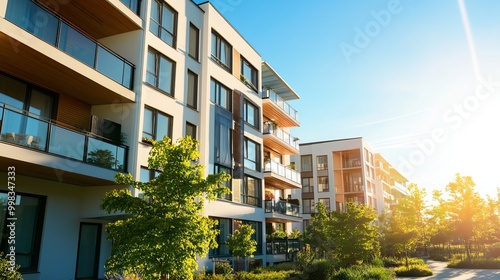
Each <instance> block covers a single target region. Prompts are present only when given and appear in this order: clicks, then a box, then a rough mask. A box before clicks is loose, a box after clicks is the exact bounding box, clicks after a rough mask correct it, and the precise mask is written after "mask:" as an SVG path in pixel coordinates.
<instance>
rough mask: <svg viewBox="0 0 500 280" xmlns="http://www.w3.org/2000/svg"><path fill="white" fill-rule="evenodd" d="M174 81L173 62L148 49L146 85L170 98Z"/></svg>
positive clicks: (172, 93) (172, 94)
mask: <svg viewBox="0 0 500 280" xmlns="http://www.w3.org/2000/svg"><path fill="white" fill-rule="evenodd" d="M174 79H175V62H174V61H172V60H170V59H169V58H167V57H166V56H164V55H162V54H160V53H159V52H157V51H155V50H153V49H150V50H149V51H148V65H147V72H146V83H148V84H150V85H152V86H154V87H156V88H158V89H160V90H161V91H163V92H164V93H166V94H168V95H170V96H174Z"/></svg>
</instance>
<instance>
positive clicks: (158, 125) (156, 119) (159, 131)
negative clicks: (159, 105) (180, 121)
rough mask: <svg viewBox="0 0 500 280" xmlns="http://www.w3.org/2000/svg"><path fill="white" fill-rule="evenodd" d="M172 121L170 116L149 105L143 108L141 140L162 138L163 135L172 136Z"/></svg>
mask: <svg viewBox="0 0 500 280" xmlns="http://www.w3.org/2000/svg"><path fill="white" fill-rule="evenodd" d="M172 122H173V118H172V116H169V115H167V114H164V113H162V112H160V111H158V110H155V109H153V108H150V107H146V108H144V120H143V125H142V137H143V140H144V138H150V139H154V140H162V139H163V137H165V136H168V137H170V138H172Z"/></svg>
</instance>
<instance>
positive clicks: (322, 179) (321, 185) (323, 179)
mask: <svg viewBox="0 0 500 280" xmlns="http://www.w3.org/2000/svg"><path fill="white" fill-rule="evenodd" d="M329 190H330V188H329V186H328V176H319V177H318V192H327V191H329Z"/></svg>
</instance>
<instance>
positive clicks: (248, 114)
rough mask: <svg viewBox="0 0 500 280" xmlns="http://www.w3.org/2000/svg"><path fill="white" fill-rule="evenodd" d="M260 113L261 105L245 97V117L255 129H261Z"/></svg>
mask: <svg viewBox="0 0 500 280" xmlns="http://www.w3.org/2000/svg"><path fill="white" fill-rule="evenodd" d="M259 115H260V112H259V107H257V106H255V105H254V104H253V103H251V102H250V101H248V100H246V99H245V102H244V104H243V118H244V120H245V122H246V123H247V124H248V125H250V126H252V127H254V128H255V129H259V123H260V120H259Z"/></svg>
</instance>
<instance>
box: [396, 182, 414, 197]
mask: <svg viewBox="0 0 500 280" xmlns="http://www.w3.org/2000/svg"><path fill="white" fill-rule="evenodd" d="M392 189H394V190H396V191H397V192H399V193H401V194H403V195H409V194H410V192H409V191H408V188H407V187H406V186H405V185H403V184H401V183H400V182H397V181H394V186H393V187H392Z"/></svg>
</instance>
